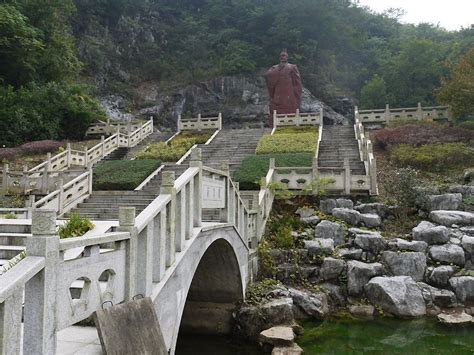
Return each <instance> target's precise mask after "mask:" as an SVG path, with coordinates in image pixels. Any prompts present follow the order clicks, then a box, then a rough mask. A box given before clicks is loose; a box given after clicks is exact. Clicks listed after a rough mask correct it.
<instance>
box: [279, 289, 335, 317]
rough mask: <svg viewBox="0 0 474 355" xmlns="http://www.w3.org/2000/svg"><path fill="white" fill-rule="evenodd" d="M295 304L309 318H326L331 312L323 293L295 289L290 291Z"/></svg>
mask: <svg viewBox="0 0 474 355" xmlns="http://www.w3.org/2000/svg"><path fill="white" fill-rule="evenodd" d="M288 292H289V294H290V297H291V298H292V299H293V304H294V305H295V306H296V307H298V308H299V309H300V310H301V311H302V312H303V314H305V315H306V316H307V317H308V316H309V317H313V318H316V319H322V318H324V317H325V316H326V315H327V314H328V312H329V305H328V299H327V296H326V294H324V293H323V292H318V293H308V292H303V291H300V290H296V289H293V288H290V289H288Z"/></svg>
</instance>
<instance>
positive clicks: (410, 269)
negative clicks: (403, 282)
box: [382, 251, 426, 281]
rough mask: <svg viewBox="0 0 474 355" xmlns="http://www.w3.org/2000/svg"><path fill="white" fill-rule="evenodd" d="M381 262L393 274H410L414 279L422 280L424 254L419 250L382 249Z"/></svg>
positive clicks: (424, 265)
mask: <svg viewBox="0 0 474 355" xmlns="http://www.w3.org/2000/svg"><path fill="white" fill-rule="evenodd" d="M382 263H383V264H384V265H385V266H386V267H387V270H388V271H389V273H390V274H391V275H394V276H411V277H412V278H413V280H415V281H421V280H423V276H424V274H425V269H426V256H425V254H423V253H420V252H403V253H397V252H393V251H384V252H383V253H382Z"/></svg>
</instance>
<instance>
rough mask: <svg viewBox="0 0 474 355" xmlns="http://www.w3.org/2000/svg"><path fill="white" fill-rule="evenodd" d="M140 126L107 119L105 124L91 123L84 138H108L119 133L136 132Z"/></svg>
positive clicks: (140, 124)
mask: <svg viewBox="0 0 474 355" xmlns="http://www.w3.org/2000/svg"><path fill="white" fill-rule="evenodd" d="M141 126H142V123H132V122H126V123H123V122H112V121H110V119H107V121H106V122H98V123H93V124H91V125H90V126H89V127H87V131H86V136H94V135H95V136H101V135H104V136H110V135H112V134H115V133H116V132H121V133H124V134H128V133H131V132H133V131H136V130H137V129H139V128H140V127H141Z"/></svg>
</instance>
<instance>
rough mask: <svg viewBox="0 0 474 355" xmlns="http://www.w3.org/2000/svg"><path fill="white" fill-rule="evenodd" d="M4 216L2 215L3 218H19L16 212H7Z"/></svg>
mask: <svg viewBox="0 0 474 355" xmlns="http://www.w3.org/2000/svg"><path fill="white" fill-rule="evenodd" d="M2 216H3V217H1V218H5V219H17V216H16V214H14V213H7V214H5V215H2Z"/></svg>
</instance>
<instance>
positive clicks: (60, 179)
mask: <svg viewBox="0 0 474 355" xmlns="http://www.w3.org/2000/svg"><path fill="white" fill-rule="evenodd" d="M58 188H59V194H58V213H59V214H61V213H62V212H63V209H64V200H65V196H64V178H63V173H59V174H58Z"/></svg>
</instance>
